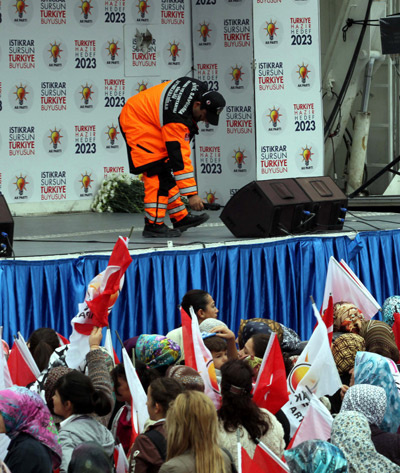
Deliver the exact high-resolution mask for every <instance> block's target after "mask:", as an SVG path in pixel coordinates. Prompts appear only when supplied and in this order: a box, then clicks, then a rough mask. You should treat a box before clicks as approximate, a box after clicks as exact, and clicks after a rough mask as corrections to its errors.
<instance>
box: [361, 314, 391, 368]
mask: <svg viewBox="0 0 400 473" xmlns="http://www.w3.org/2000/svg"><path fill="white" fill-rule="evenodd" d="M360 335H361V336H362V337H364V340H365V346H366V351H370V352H372V353H378V354H379V355H382V356H386V358H391V359H392V360H393V361H394V362H395V363H397V362H398V361H399V349H398V348H397V345H396V340H395V338H394V334H393V330H392V329H391V328H390V327H389V325H388V324H387V323H385V322H382V321H380V320H369V321H368V322H366V323H364V324H363V327H362V329H361V332H360Z"/></svg>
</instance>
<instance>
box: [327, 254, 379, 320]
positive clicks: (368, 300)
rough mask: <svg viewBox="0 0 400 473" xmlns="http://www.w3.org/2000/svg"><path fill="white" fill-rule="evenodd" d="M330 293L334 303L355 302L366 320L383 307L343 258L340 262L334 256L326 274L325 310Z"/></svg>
mask: <svg viewBox="0 0 400 473" xmlns="http://www.w3.org/2000/svg"><path fill="white" fill-rule="evenodd" d="M330 294H332V297H333V302H334V303H336V302H340V301H346V302H351V303H352V304H354V305H355V306H356V307H357V308H358V309H359V310H361V312H362V313H363V315H364V318H365V319H366V320H369V319H372V317H373V316H374V315H375V314H376V313H377V312H378V311H379V310H380V309H381V306H380V305H379V304H378V302H377V301H376V300H375V299H374V297H373V296H372V295H371V293H370V292H369V291H368V289H367V288H366V287H365V286H364V284H363V283H362V282H361V281H360V280H359V279H358V277H357V276H356V275H355V273H354V272H353V271H352V270H351V269H350V268H349V266H348V265H347V264H346V263H345V262H344V261H343V260H341V261H340V263H338V262H337V261H336V260H335V258H334V257H333V256H331V258H330V260H329V265H328V272H327V274H326V282H325V291H324V301H323V304H322V309H323V310H325V309H326V308H327V307H328V300H329V295H330Z"/></svg>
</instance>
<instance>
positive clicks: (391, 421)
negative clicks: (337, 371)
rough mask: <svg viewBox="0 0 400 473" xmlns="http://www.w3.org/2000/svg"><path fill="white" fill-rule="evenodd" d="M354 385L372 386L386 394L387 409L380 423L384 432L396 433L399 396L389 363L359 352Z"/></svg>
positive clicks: (399, 406) (371, 354) (372, 355)
mask: <svg viewBox="0 0 400 473" xmlns="http://www.w3.org/2000/svg"><path fill="white" fill-rule="evenodd" d="M354 382H355V384H372V385H374V386H379V387H381V388H383V389H384V390H385V392H386V400H387V407H386V413H385V416H384V418H383V421H382V423H381V424H380V425H379V426H378V427H380V428H381V429H382V430H384V431H385V432H393V433H394V432H397V429H398V428H399V425H400V394H399V391H398V389H397V387H396V384H395V382H394V379H393V375H392V373H391V371H390V365H389V361H388V360H387V359H386V358H384V357H383V356H381V355H378V354H376V353H369V352H367V351H365V352H359V353H357V356H356V362H355V364H354Z"/></svg>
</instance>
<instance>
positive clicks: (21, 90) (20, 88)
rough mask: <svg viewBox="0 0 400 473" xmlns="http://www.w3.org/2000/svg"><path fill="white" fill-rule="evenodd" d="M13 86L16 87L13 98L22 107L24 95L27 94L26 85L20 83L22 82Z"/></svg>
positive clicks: (24, 99)
mask: <svg viewBox="0 0 400 473" xmlns="http://www.w3.org/2000/svg"><path fill="white" fill-rule="evenodd" d="M15 88H16V89H17V90H16V91H15V92H14V94H15V95H16V97H15V100H18V104H19V105H20V106H21V107H22V106H23V105H24V101H26V100H27V99H26V96H27V95H28V94H29V92H27V90H26V89H27V86H26V85H22V83H21V84H20V85H16V86H15Z"/></svg>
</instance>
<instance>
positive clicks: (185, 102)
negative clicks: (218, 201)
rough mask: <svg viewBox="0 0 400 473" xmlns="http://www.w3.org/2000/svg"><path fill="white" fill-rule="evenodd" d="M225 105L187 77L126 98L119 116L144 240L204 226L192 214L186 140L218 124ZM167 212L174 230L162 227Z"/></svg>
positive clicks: (198, 203) (199, 205) (197, 203)
mask: <svg viewBox="0 0 400 473" xmlns="http://www.w3.org/2000/svg"><path fill="white" fill-rule="evenodd" d="M224 106H225V100H224V98H223V97H222V95H221V94H220V93H218V92H215V91H212V90H209V91H208V90H207V87H206V85H205V84H204V83H203V82H201V81H199V80H196V79H192V78H190V77H181V78H179V79H176V80H174V81H170V82H164V83H162V84H159V85H156V86H154V87H151V88H149V89H147V90H145V91H143V92H141V93H139V94H137V95H134V96H133V97H131V98H130V99H129V100H128V101H127V102H126V104H125V105H124V107H123V108H122V111H121V115H120V117H119V124H120V128H121V132H122V134H123V136H124V139H125V141H126V145H127V149H128V158H129V166H130V172H131V173H133V174H141V173H143V182H144V190H145V196H144V209H145V226H144V230H143V236H144V237H147V238H149V237H168V238H170V237H178V236H180V235H181V232H184V231H185V230H187V229H188V228H190V227H196V226H198V225H201V224H202V223H204V222H206V221H207V220H208V218H209V215H207V214H206V213H203V214H200V215H191V214H189V213H188V211H187V210H186V207H185V205H184V203H183V202H182V199H181V196H187V197H188V200H189V205H190V208H191V209H192V210H196V211H200V210H203V209H204V205H203V201H202V199H201V198H200V196H199V195H198V190H197V184H196V180H195V178H194V170H193V165H192V161H191V159H190V155H191V146H190V141H191V139H192V138H193V136H194V135H196V134H198V132H199V130H198V126H197V123H198V122H200V121H205V122H208V123H210V124H211V125H218V119H219V114H220V113H221V111H222V110H223V108H224ZM167 211H168V214H169V217H170V219H171V222H172V224H173V228H169V227H167V225H165V223H164V218H165V214H166V212H167Z"/></svg>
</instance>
